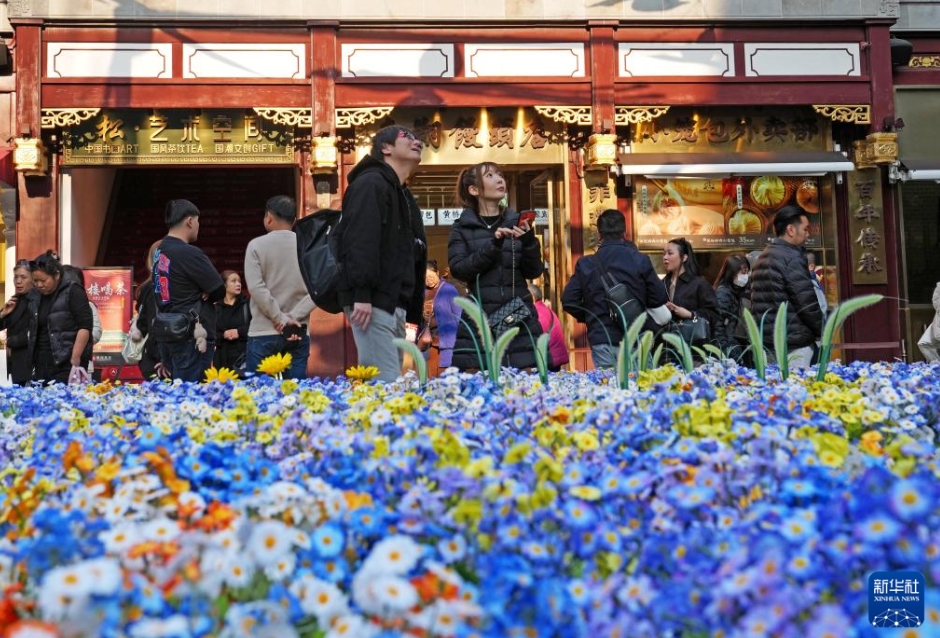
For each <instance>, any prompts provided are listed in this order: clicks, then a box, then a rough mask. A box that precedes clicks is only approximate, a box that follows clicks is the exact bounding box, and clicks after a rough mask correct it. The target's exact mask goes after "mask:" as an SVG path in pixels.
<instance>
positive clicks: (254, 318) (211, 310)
mask: <svg viewBox="0 0 940 638" xmlns="http://www.w3.org/2000/svg"><path fill="white" fill-rule="evenodd" d="M421 151H422V142H421V141H420V140H419V139H418V138H417V137H416V136H415V134H414V133H413V132H412V131H410V130H409V129H407V128H404V127H400V126H389V127H386V128H383V129H382V130H380V131H379V132H378V133H377V134H376V136H375V137H374V140H373V146H372V150H371V152H370V154H369V155H367V156H366V157H364V158H363V159H362V160H361V161H360V162H359V163H358V164H357V165H356V167H355V168H354V169H353V170H352V171H351V173H350V175H349V184H348V187H347V189H346V192H345V196H344V198H343V211H344V214H343V215H342V216H341V218H340V221H339V222H338V224H337V226H336V229H335V233H336V237H335V244H333V246H334V250H335V253H336V254H335V257H336V260H337V262H338V263H339V273H340V275H339V281H338V284H337V295H338V298H339V301H340V305H341V306H342V309H343V312H344V313H345V316H346V318H347V320H348V322H349V324H350V326H351V328H352V334H353V338H354V340H355V343H356V348H357V352H358V363H359V364H360V365H362V366H375V367H376V368H377V369H378V371H379V374H378V379H379V380H380V381H391V380H394V379H395V378H397V377H398V375H399V374H400V372H401V370H402V365H403V354H402V351H401V350H400V349H399V348H398V347H397V346H396V345H395V344H394V339H395V338H404V337H405V336H406V330H407V328H406V326H409V325H410V326H413V330H412V333H411V334H412V338H413V339H414V340H415V341H416V342H417V344H418V345H419V347H420V349H421V350H422V351H423V353H424V356H425V358H426V359H427V361H428V364H429V369H430V371H431V373H432V374H435V373H438V372H440V371H441V370H444V369H446V368H448V367H450V366H454V367H457V368H460V369H462V370H480V369H484V368H485V367H486V366H487V365H489V363H488V361H487V359H486V357H485V356H484V352H483V350H484V348H483V345H484V344H483V342H482V337H481V335H480V333H479V330H478V328H477V326H475V325H474V324H473V323H472V322H471V321H470V320H469V319H468V317H465V316H463V314H462V312H461V309H460V307H459V305H458V304H457V303H456V299H457V298H458V297H459V296H460V295H461V293H460V292H458V287H457V286H456V285H455V283H456V282H461V283H460V286H461V288H465V291H466V292H465V294H466V295H467V296H468V298H469V299H471V300H472V301H473V303H474V304H476V305H477V306H478V307H479V308H480V309H481V310H482V311H483V313H484V316H485V317H486V318H487V319H486V320H487V322H488V323H489V327H490V329H491V333H492V334H493V335H494V337H496V338H498V337H499V336H500V335H501V334H503V332H505V331H506V330H507V329H509V328H518V332H517V334H516V336H515V337H514V338H512V340H511V342H510V343H509V344H508V347H507V349H506V354H505V357H504V359H503V361H502V363H503V365H509V366H513V367H517V368H535V367H536V366H537V365H539V363H545V364H546V366H547V367H548V368H549V369H551V370H559V369H561V367H562V366H564V365H566V364H567V363H568V360H569V354H568V351H567V347H566V344H565V337H564V331H563V329H562V324H561V320H560V319H559V317H558V315H557V314H556V313H555V311H554V310H552V309H551V308H550V307H549V306H548V305H547V304H546V303H545V302H544V301H543V299H542V291H541V289H540V288H539V287H538V286H537V285H535V284H534V281H535V280H538V279H539V278H540V277H541V276H542V275H543V270H544V262H543V259H542V248H541V245H540V242H539V238H538V236H537V235H536V234H535V232H534V229H533V220H532V218H531V217H530V216H528V215H525V214H520V213H518V212H516V211H514V210H512V209H511V208H509V207H508V206H507V205H506V199H507V198H506V180H505V178H504V176H503V173H502V171H501V169H500V167H499V166H498V165H497V164H494V163H492V162H482V163H479V164H475V165H473V166H470V167H467V168H466V169H464V170H463V171H461V173H460V175H459V177H458V180H457V184H456V185H455V196H456V199H457V200H458V201H459V202H460V203H461V204H462V206H463V211H462V213H461V215H460V216H459V218H458V219H457V220H456V221H455V223H454V225H453V227H452V229H451V232H450V237H449V241H448V245H447V256H448V264H449V268H447V269H445V270H444V272H443V273H442V272H440V271H439V268H438V264H437V263H436V262H435V261H433V260H428V255H427V238H426V236H425V232H424V226H423V224H422V221H421V213H420V210H419V208H418V205H417V202H416V201H415V198H414V196H413V195H412V194H411V192H410V191H409V189H408V187H407V185H406V183H407V180H408V178H409V177H410V176H411V175H412V174H413V173H414V171H415V169H416V168H417V166H418V164H419V163H420V161H421ZM296 213H297V211H296V204H295V202H294V200H293V199H292V198H290V197H288V196H283V195H281V196H275V197H272V198H271V199H269V200H268V201H267V203H266V205H265V210H264V212H263V219H262V223H263V226H264V229H265V234H264V235H262V236H260V237H257V238H255V239H253V240H252V241H251V242H250V243H249V244H248V247H247V250H246V254H245V263H244V276H245V280H244V284H243V281H242V279H241V276H240V275H239V273H237V272H235V271H233V270H225V271H223V272H222V273H219V272H217V271H216V269H215V268H214V267H213V265H212V263H211V262H210V260H209V258H208V257H207V256H206V255H205V253H203V251H201V250H200V249H199V248H197V247H196V246H194V243H195V242H196V240H197V238H198V235H199V217H200V213H199V209H198V208H197V207H196V206H195V205H194V204H193V203H192V202H189V201H187V200H184V199H178V200H173V201H170V202H169V203H168V204H167V206H166V210H165V221H166V225H167V228H168V231H167V235H166V236H165V237H164V238H162V239H160V240H158V241H156V242H154V243H153V245H152V246H151V247H150V250H149V251H148V254H147V262H146V263H147V264H148V267H149V270H148V276H147V279H146V280H145V281H144V282H143V283H142V284H141V285H140V286H139V287H138V291H137V297H136V301H137V314H136V315H135V318H134V321H133V322H132V326H131V329H130V333H129V338H130V339H131V340H133V341H134V342H143V347H142V349H141V352H140V363H139V365H140V368H141V371H142V373H143V374H144V376H145V377H147V378H154V377H157V378H165V377H169V378H177V379H182V380H186V381H198V380H200V379H202V378H203V376H204V373H205V371H206V370H207V369H208V368H209V367H210V366H211V365H214V366H216V367H217V368H222V367H226V368H230V369H232V370H235V371H237V372H246V371H247V372H249V373H251V372H253V371H255V370H256V369H257V367H258V365H259V363H260V362H261V361H262V360H263V359H264V358H265V357H268V356H270V355H273V354H278V353H282V354H288V353H289V354H290V355H291V358H292V364H291V366H290V368H289V370H287V372H286V375H285V376H287V377H289V378H301V377H304V376H305V375H306V370H307V359H308V356H309V345H310V341H309V335H308V330H307V322H308V320H309V316H310V313H311V312H312V311H313V309H314V308H315V305H314V302H313V300H312V299H311V297H310V294H309V293H308V290H307V287H306V285H305V283H304V279H303V276H302V274H301V272H300V265H299V263H298V260H297V259H296V258H295V257H294V255H296V253H297V239H296V235H295V234H294V232H293V230H292V229H293V225H294V222H295V220H296ZM773 228H774V231H775V234H776V237H775V238H774V239H773V240H771V242H770V243H769V245H768V246H767V247H766V248H765V249H764V250H763V251H755V252H754V253H751V254H749V255H747V256H745V255H741V254H732V255H729V256H728V257H727V258H726V259H725V262H724V264H723V265H722V267H721V270H720V272H719V273H718V276H717V278H716V280H715V281H714V282H713V283H710V282H708V281H706V280H705V278H704V277H703V276H702V274H701V271H700V268H699V264H698V262H697V260H696V257H695V252H694V250H693V248H692V245H691V244H690V242H689V241H688V240H687V239H685V238H683V237H677V238H674V239H671V240H670V241H669V242H668V243H667V244H666V246H665V249H664V251H663V258H662V263H663V268H664V270H665V273H664V277H663V278H660V276H659V275H658V274H657V273H656V271H655V269H654V267H653V264H652V261H651V260H650V258H649V256H647V255H644V254H642V253H640V252H639V251H638V250H637V248H636V246H635V245H634V244H633V243H632V242H630V241H628V240H627V239H626V223H625V218H624V215H623V213H621V212H620V211H619V210H616V209H610V210H607V211H604V212H603V213H602V214H601V215H599V216H598V218H597V233H598V237H599V239H600V245H599V248H598V250H597V251H596V253H595V254H593V255H588V256H585V257H582V258H581V259H580V260H579V261H578V262H577V264H576V267H575V271H574V273H573V275H572V277H571V279H570V280H569V281H568V282H567V285H566V286H565V288H564V292H563V294H562V297H561V305H562V308H563V309H564V311H565V312H566V313H567V314H569V315H571V316H572V317H573V318H574V319H576V320H577V321H579V322H582V323H584V324H586V335H587V340H588V342H589V344H590V347H591V355H592V358H593V363H594V366H595V367H597V368H604V367H613V366H614V365H615V364H616V360H617V352H618V347H619V344H620V341H621V340H622V338H623V336H624V333H625V329H626V327H627V324H628V321H627V320H626V319H627V317H625V316H624V315H623V313H622V312H620V316H618V313H617V312H614V310H613V308H614V306H613V305H612V301H611V291H610V289H611V286H612V284H616V285H620V286H621V287H622V288H624V289H625V291H622V294H623V295H625V298H626V303H628V304H629V305H630V307H631V308H632V309H633V310H632V311H631V312H632V314H631V317H639V316H643V317H645V326H644V328H645V329H646V330H651V331H653V332H654V333H655V334H656V335H657V338H658V339H659V340H660V342H661V343H664V345H666V344H665V340H663V335H665V334H667V333H670V332H671V333H674V334H678V335H679V336H681V337H682V338H683V339H684V340H686V341H687V342H688V343H689V344H690V345H693V346H702V345H704V344H706V343H712V344H714V345H715V346H717V347H718V348H720V349H721V351H723V352H724V353H725V354H726V355H727V356H729V357H734V358H736V359H738V360H741V361H742V362H744V363H747V362H748V361H749V360H750V359H749V357H750V353H749V349H750V344H749V341H748V339H747V338H746V334H745V330H744V321H743V319H742V312H743V311H744V310H745V309H748V310H750V311H751V312H752V314H753V315H754V316H755V318H757V320H758V321H760V322H762V326H763V335H762V337H763V341H764V345H765V347H766V349H767V350H768V353H769V354H770V357H771V360H772V353H773V326H774V322H775V318H776V314H777V312H778V310H779V308H780V307H781V304H782V303H783V302H787V303H788V308H789V311H788V314H787V340H788V345H789V350H790V357H791V365H793V366H808V365H811V364H812V363H813V362H815V358H816V355H817V353H818V345H819V341H820V338H821V335H822V329H823V324H824V321H825V315H826V310H827V309H826V301H825V295H824V294H823V292H822V287H821V285H820V281H819V279H818V277H817V276H816V273H815V264H814V263H812V262H811V261H809V260H808V258H807V253H806V251H805V249H804V247H803V246H804V244H805V242H806V239H807V238H808V236H809V219H808V216H807V212H806V211H805V210H803V209H801V208H800V207H799V206H797V205H789V206H785V207H784V208H782V209H781V210H780V211H778V213H777V214H776V217H775V219H774V223H773ZM81 279H82V277H81V270H79V269H73V268H70V267H69V266H63V265H62V264H61V263H60V261H59V260H58V257H57V256H56V255H55V254H54V253H52V252H51V251H50V252H47V253H45V254H43V255H41V256H40V257H38V258H37V259H36V260H35V261H29V262H26V261H21V262H18V263H17V265H16V268H15V269H14V292H15V294H14V295H13V296H12V297H11V298H10V299H9V301H7V302H6V304H5V305H4V306H3V308H2V310H0V329H6V330H7V335H8V337H7V347H8V349H9V352H10V354H11V357H12V366H11V371H12V378H13V381H14V382H15V383H30V382H42V383H49V382H53V381H58V382H81V381H83V380H86V379H87V377H88V364H89V359H90V356H91V346H92V344H93V343H94V341H95V340H96V339H97V338H99V337H100V323H98V322H96V320H95V316H96V313H95V310H94V305H93V304H90V303H89V301H88V297H87V295H86V293H85V289H84V285H83V283H82V280H81ZM422 283H423V285H422ZM243 285H244V288H243ZM246 289H247V294H245V291H246ZM938 291H940V286H938ZM934 297H935V299H934V302H935V305H938V306H940V301H938V299H940V297H938V295H935V296H934ZM618 303H623V302H618ZM617 307H618V308H619V307H620V306H617ZM938 313H940V307H938ZM543 333H546V334H548V335H549V347H548V361H545V362H539V361H538V360H537V357H538V356H540V353H539V352H538V349H537V348H536V343H537V340H538V337H539V335H541V334H543ZM928 345H929V344H928ZM922 347H923V345H922ZM695 351H696V353H701V352H702V349H701V348H696V349H695ZM933 352H935V351H932V352H931V353H932V354H933ZM672 356H674V353H673V355H672Z"/></svg>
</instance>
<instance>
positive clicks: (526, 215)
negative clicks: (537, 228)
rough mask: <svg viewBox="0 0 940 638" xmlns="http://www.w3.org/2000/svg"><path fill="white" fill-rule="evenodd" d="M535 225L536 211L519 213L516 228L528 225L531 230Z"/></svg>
mask: <svg viewBox="0 0 940 638" xmlns="http://www.w3.org/2000/svg"><path fill="white" fill-rule="evenodd" d="M533 223H535V211H534V210H524V211H522V212H521V213H519V221H518V222H516V228H521V227H522V225H523V224H528V225H529V228H532V224H533Z"/></svg>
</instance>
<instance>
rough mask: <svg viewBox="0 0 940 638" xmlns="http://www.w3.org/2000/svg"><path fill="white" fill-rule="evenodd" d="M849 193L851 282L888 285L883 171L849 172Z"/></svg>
mask: <svg viewBox="0 0 940 638" xmlns="http://www.w3.org/2000/svg"><path fill="white" fill-rule="evenodd" d="M848 191H849V215H848V219H849V238H850V239H851V240H852V249H851V254H852V264H853V268H852V283H854V284H862V285H865V284H872V285H878V284H887V283H888V271H887V270H886V264H885V242H884V234H885V221H884V215H883V212H884V211H883V209H882V201H884V200H882V197H881V169H879V168H865V169H859V170H857V171H854V172H852V173H850V174H849V189H848Z"/></svg>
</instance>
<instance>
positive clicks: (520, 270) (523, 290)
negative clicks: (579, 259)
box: [447, 208, 544, 369]
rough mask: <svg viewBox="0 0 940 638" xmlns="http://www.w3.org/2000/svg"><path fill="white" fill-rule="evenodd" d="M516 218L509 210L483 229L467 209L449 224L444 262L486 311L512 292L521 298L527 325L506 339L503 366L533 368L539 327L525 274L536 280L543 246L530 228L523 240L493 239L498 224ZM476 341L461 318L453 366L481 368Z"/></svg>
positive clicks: (497, 305) (499, 303)
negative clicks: (506, 345) (525, 309)
mask: <svg viewBox="0 0 940 638" xmlns="http://www.w3.org/2000/svg"><path fill="white" fill-rule="evenodd" d="M518 219H519V214H518V213H516V212H515V211H511V210H507V211H505V212H504V213H503V221H502V222H501V223H500V224H497V225H496V226H494V227H493V228H487V227H486V225H485V224H484V223H483V222H482V221H481V220H480V217H479V215H477V213H476V212H475V211H473V210H472V209H469V208H465V209H464V211H463V213H462V214H461V216H460V219H458V220H457V221H456V222H455V223H454V226H453V228H451V231H450V239H449V241H448V242H447V262H448V265H449V266H450V272H451V273H452V274H453V276H454V277H456V278H457V279H459V280H461V281H465V282H466V283H467V290H468V291H469V294H470V296H471V297H472V300H476V301H479V302H480V303H481V304H482V305H483V312H485V313H486V314H487V315H490V314H492V313H493V312H494V311H496V310H498V309H499V308H500V307H501V306H502V305H503V304H505V303H506V302H508V301H509V300H511V299H512V298H513V295H515V296H516V297H519V298H521V299H522V300H523V301H524V302H525V304H526V306H527V307H528V308H529V312H530V313H531V315H530V317H529V319H528V321H526V324H525V326H522V327H521V330H520V331H519V335H518V336H517V337H516V338H515V339H513V341H512V343H511V344H509V348H508V349H507V350H506V357H505V358H504V359H503V365H508V366H511V367H515V368H532V367H535V365H536V361H535V349H534V340H535V339H538V336H539V335H540V334H542V326H541V325H540V324H539V318H538V313H537V312H536V310H535V306H533V305H532V295H530V294H529V290H528V288H527V287H526V279H534V278H536V277H538V276H539V275H541V274H542V270H543V269H544V265H543V263H542V247H541V245H540V244H539V240H538V238H537V237H536V236H535V233H534V232H532V231H529V232H528V233H526V234H525V235H523V236H522V239H521V240H519V239H517V240H509V239H502V240H496V239H495V238H494V237H493V235H494V234H495V233H496V228H498V227H500V226H504V227H512V226H515V225H516V222H517V220H518ZM513 260H515V269H513ZM513 273H515V278H514V277H513ZM526 328H528V330H527V329H526ZM473 329H474V333H473V335H474V336H476V337H477V341H479V334H478V333H477V332H476V326H473ZM530 333H531V336H530ZM474 344H475V342H474V339H473V337H472V336H471V333H470V329H469V328H468V327H467V325H466V324H465V323H464V322H463V321H461V322H460V327H459V328H458V329H457V342H456V344H455V345H454V359H453V365H454V366H456V367H458V368H461V369H467V368H479V367H480V361H479V359H478V357H477V351H476V347H475V345H474Z"/></svg>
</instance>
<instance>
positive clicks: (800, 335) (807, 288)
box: [751, 239, 823, 349]
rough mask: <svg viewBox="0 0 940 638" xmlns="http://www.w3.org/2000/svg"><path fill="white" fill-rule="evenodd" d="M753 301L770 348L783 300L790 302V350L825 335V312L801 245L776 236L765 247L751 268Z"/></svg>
mask: <svg viewBox="0 0 940 638" xmlns="http://www.w3.org/2000/svg"><path fill="white" fill-rule="evenodd" d="M751 301H752V303H753V312H754V319H756V320H757V322H758V324H759V323H760V321H761V318H762V317H763V321H764V332H763V335H764V345H766V346H768V347H773V342H774V321H776V319H777V310H778V309H779V308H780V304H781V303H783V302H784V301H787V302H789V309H788V311H787V345H789V347H790V349H794V348H803V347H806V346H810V345H813V343H815V342H816V341H817V340H819V338H820V337H821V336H822V329H823V314H822V310H820V308H819V301H818V300H817V299H816V290H815V289H814V284H813V280H812V279H810V273H809V269H808V265H807V263H806V253H805V251H804V250H803V248H802V247H801V246H793V245H792V244H789V243H787V242H785V241H783V240H781V239H774V240H773V241H772V242H771V244H770V245H769V246H768V247H767V248H766V249H764V252H762V253H761V255H760V257H758V258H757V263H755V264H754V268H753V270H751ZM765 313H766V316H765Z"/></svg>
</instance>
